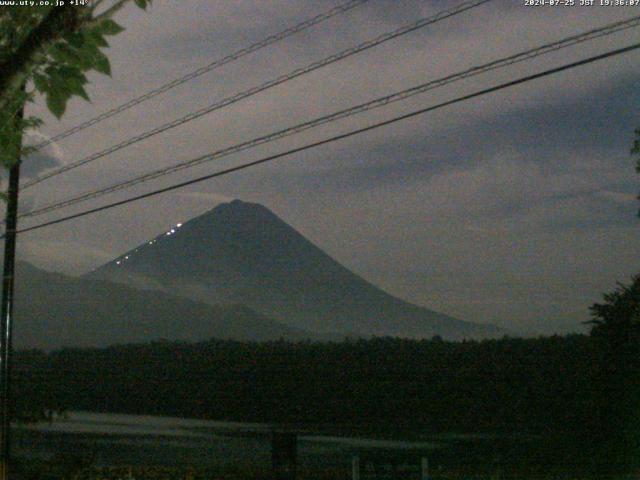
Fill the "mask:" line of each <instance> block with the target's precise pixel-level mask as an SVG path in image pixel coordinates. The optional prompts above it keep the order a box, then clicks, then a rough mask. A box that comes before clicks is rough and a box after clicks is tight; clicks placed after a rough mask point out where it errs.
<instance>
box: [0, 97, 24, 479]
mask: <svg viewBox="0 0 640 480" xmlns="http://www.w3.org/2000/svg"><path fill="white" fill-rule="evenodd" d="M23 113H24V110H23V109H21V110H20V113H19V114H18V122H16V128H20V125H18V124H19V123H20V122H19V120H21V119H22V116H23ZM21 151H22V135H21V134H20V136H19V137H18V145H17V148H16V162H15V163H14V164H13V166H12V167H11V170H9V188H8V190H7V196H8V198H7V215H6V231H5V237H4V238H5V239H4V269H3V274H2V309H1V311H2V319H1V320H0V480H8V478H9V461H10V438H11V435H10V433H11V413H12V402H11V354H12V350H13V345H12V340H13V339H12V337H13V300H14V272H15V258H16V228H17V226H18V190H19V186H20V157H21Z"/></svg>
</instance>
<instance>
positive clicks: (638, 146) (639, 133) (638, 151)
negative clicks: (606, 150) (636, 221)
mask: <svg viewBox="0 0 640 480" xmlns="http://www.w3.org/2000/svg"><path fill="white" fill-rule="evenodd" d="M634 133H635V135H636V139H635V140H634V141H633V147H632V148H631V154H632V155H635V156H637V157H638V158H637V159H636V172H637V173H640V128H636V129H635V131H634ZM638 200H640V195H638ZM638 216H639V217H640V209H639V210H638Z"/></svg>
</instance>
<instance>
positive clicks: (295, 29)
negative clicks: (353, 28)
mask: <svg viewBox="0 0 640 480" xmlns="http://www.w3.org/2000/svg"><path fill="white" fill-rule="evenodd" d="M368 1H369V0H350V1H348V2H346V3H344V4H342V5H338V6H337V7H334V8H332V9H330V10H327V11H326V12H324V13H320V14H318V15H316V16H315V17H311V18H309V19H307V20H305V21H303V22H301V23H298V24H297V25H294V26H292V27H289V28H287V29H285V30H282V31H281V32H278V33H276V34H274V35H271V36H269V37H267V38H265V39H263V40H260V41H259V42H256V43H254V44H251V45H249V46H248V47H244V48H242V49H240V50H238V51H236V52H233V53H231V54H229V55H227V56H225V57H222V58H219V59H217V60H215V61H214V62H211V63H209V64H208V65H205V66H203V67H200V68H198V69H197V70H194V71H192V72H190V73H188V74H186V75H184V76H182V77H179V78H176V79H173V80H172V81H170V82H168V83H165V84H164V85H161V86H160V87H158V88H155V89H153V90H151V91H149V92H147V93H145V94H144V95H140V96H139V97H136V98H133V99H131V100H129V101H128V102H126V103H123V104H121V105H119V106H117V107H115V108H112V109H111V110H107V111H106V112H104V113H101V114H100V115H98V116H96V117H94V118H92V119H90V120H87V121H86V122H83V123H80V124H79V125H76V126H75V127H72V128H70V129H68V130H65V131H64V132H62V133H60V134H58V135H56V136H54V137H51V138H50V139H48V140H46V141H44V142H41V143H39V144H37V145H36V146H35V147H34V148H35V149H36V150H40V149H41V148H43V147H46V146H47V145H49V144H51V143H53V142H57V141H58V140H62V139H63V138H66V137H69V136H71V135H73V134H75V133H77V132H80V131H82V130H84V129H86V128H89V127H91V126H93V125H95V124H97V123H100V122H102V121H103V120H106V119H107V118H111V117H113V116H114V115H118V114H119V113H122V112H124V111H125V110H128V109H130V108H132V107H135V106H136V105H139V104H141V103H143V102H146V101H147V100H149V99H151V98H153V97H156V96H158V95H160V94H162V93H165V92H167V91H169V90H171V89H172V88H174V87H177V86H178V85H182V84H183V83H186V82H189V81H191V80H193V79H194V78H197V77H199V76H201V75H204V74H205V73H208V72H210V71H212V70H215V69H217V68H219V67H222V66H223V65H226V64H227V63H231V62H233V61H235V60H238V59H240V58H242V57H244V56H246V55H249V54H251V53H253V52H256V51H258V50H260V49H262V48H265V47H267V46H269V45H272V44H274V43H276V42H279V41H280V40H284V39H285V38H287V37H290V36H291V35H293V34H295V33H299V32H301V31H303V30H306V29H308V28H310V27H312V26H314V25H317V24H319V23H321V22H324V21H325V20H328V19H330V18H331V17H335V16H336V15H339V14H341V13H345V12H347V11H349V10H351V9H353V8H355V7H357V6H359V5H362V4H363V3H366V2H368Z"/></svg>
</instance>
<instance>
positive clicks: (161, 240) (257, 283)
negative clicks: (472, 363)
mask: <svg viewBox="0 0 640 480" xmlns="http://www.w3.org/2000/svg"><path fill="white" fill-rule="evenodd" d="M88 278H94V279H95V278H99V279H105V280H109V281H113V282H120V283H125V284H130V285H136V286H138V287H141V288H149V289H160V290H164V291H168V292H173V293H176V294H178V295H181V296H186V297H189V298H192V299H196V300H199V301H204V302H206V303H209V304H219V303H239V304H243V305H247V306H248V307H250V308H252V309H254V310H256V311H258V312H261V313H262V314H264V315H267V316H269V317H271V318H274V319H276V320H278V321H280V322H282V323H285V324H287V325H289V326H291V327H295V328H300V329H304V330H307V331H312V332H341V333H348V334H355V335H379V336H382V335H391V336H402V337H413V338H420V337H431V336H433V335H440V336H442V337H444V338H450V339H460V338H470V337H475V338H478V337H487V336H496V335H500V334H501V331H500V330H499V329H498V328H496V327H493V326H490V325H478V324H473V323H469V322H464V321H461V320H458V319H455V318H452V317H450V316H447V315H444V314H442V313H437V312H434V311H431V310H429V309H427V308H423V307H419V306H416V305H412V304H410V303H407V302H405V301H403V300H401V299H399V298H396V297H393V296H391V295H389V294H388V293H386V292H384V291H382V290H381V289H379V288H378V287H376V286H374V285H372V284H371V283H369V282H367V281H366V280H364V279H363V278H361V277H359V276H358V275H356V274H354V273H353V272H351V271H349V270H348V269H346V268H345V267H343V266H342V265H340V264H339V263H338V262H337V261H335V260H334V259H332V258H331V257H330V256H328V255H327V254H326V253H324V252H323V251H322V250H321V249H319V248H318V247H316V246H315V245H313V244H312V243H311V242H310V241H308V240H307V239H306V238H304V237H303V236H302V235H301V234H300V233H298V232H297V231H296V230H294V229H293V228H292V227H291V226H289V225H288V224H286V223H285V222H284V221H282V220H281V219H280V218H278V217H277V216H276V215H275V214H274V213H273V212H271V211H270V210H268V209H267V208H265V207H263V206H261V205H258V204H254V203H247V202H242V201H239V200H234V201H232V202H230V203H225V204H221V205H218V206H217V207H216V208H214V209H212V210H210V211H209V212H207V213H205V214H203V215H201V216H198V217H196V218H193V219H191V220H189V221H187V222H185V223H184V224H177V225H175V226H174V227H173V228H171V229H170V230H169V231H167V232H164V233H162V234H161V235H159V236H157V237H155V238H154V239H151V240H149V241H147V242H145V243H144V244H142V245H140V246H138V247H137V248H135V249H133V250H131V251H129V252H127V253H125V254H123V255H121V256H120V257H118V258H116V259H114V260H113V261H111V262H109V263H107V264H105V265H103V266H101V267H99V268H98V269H96V270H94V271H93V272H91V273H89V274H88Z"/></svg>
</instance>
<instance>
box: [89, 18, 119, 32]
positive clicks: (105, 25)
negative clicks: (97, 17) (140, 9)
mask: <svg viewBox="0 0 640 480" xmlns="http://www.w3.org/2000/svg"><path fill="white" fill-rule="evenodd" d="M96 31H97V32H99V33H100V34H102V35H117V34H119V33H120V32H124V28H122V27H121V26H120V25H118V24H117V23H116V22H114V21H113V20H111V19H110V18H107V19H105V20H103V21H102V22H100V24H99V25H98V27H97V28H96Z"/></svg>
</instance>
